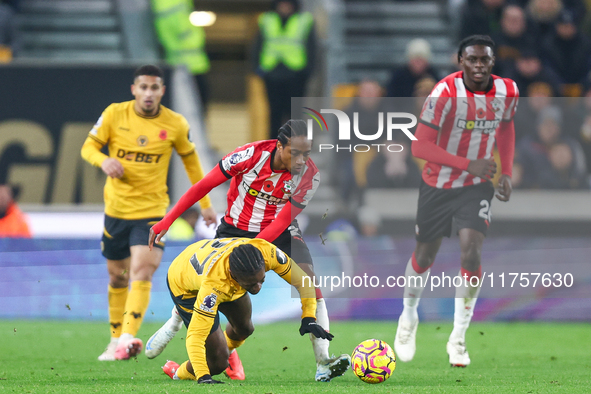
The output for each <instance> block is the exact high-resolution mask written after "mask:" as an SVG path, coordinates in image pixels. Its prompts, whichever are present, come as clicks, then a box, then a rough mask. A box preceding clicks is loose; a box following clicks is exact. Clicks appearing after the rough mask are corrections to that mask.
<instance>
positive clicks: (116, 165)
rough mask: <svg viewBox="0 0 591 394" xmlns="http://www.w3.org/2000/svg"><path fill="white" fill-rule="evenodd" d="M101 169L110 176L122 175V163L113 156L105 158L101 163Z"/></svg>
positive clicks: (117, 176)
mask: <svg viewBox="0 0 591 394" xmlns="http://www.w3.org/2000/svg"><path fill="white" fill-rule="evenodd" d="M101 169H102V170H103V172H104V173H105V174H107V176H110V177H111V178H121V177H122V176H123V171H124V170H123V164H121V163H120V162H119V160H117V159H115V158H113V157H109V158H108V159H105V161H103V163H102V164H101Z"/></svg>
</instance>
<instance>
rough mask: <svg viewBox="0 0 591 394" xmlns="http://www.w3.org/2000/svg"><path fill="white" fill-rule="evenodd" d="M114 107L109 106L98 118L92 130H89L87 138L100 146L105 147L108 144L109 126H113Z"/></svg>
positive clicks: (112, 105)
mask: <svg viewBox="0 0 591 394" xmlns="http://www.w3.org/2000/svg"><path fill="white" fill-rule="evenodd" d="M114 105H115V104H111V105H109V106H108V107H107V108H106V109H105V110H104V111H103V113H102V114H101V116H100V117H99V118H98V120H97V121H96V123H95V124H94V126H92V129H90V133H88V137H89V138H91V139H93V140H94V141H96V142H98V143H99V144H101V146H103V145H105V144H106V143H107V142H109V139H110V136H111V126H112V124H113V111H114V108H115V107H114Z"/></svg>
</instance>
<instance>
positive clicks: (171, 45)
mask: <svg viewBox="0 0 591 394" xmlns="http://www.w3.org/2000/svg"><path fill="white" fill-rule="evenodd" d="M152 10H153V11H154V18H155V19H154V24H155V26H156V32H157V33H158V38H159V40H160V43H161V44H162V47H163V48H164V52H165V53H166V61H167V62H168V64H170V65H179V64H182V65H185V66H186V67H187V69H188V70H189V72H190V73H191V74H192V75H193V78H194V79H195V82H196V84H197V87H198V88H199V95H200V97H201V103H202V106H203V110H204V111H206V110H207V104H208V102H209V88H208V84H207V79H206V74H207V72H208V71H209V58H208V57H207V53H206V52H205V31H204V30H203V27H200V26H194V25H193V24H191V22H190V21H189V15H190V14H191V12H192V11H193V1H192V0H152Z"/></svg>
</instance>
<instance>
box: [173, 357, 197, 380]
mask: <svg viewBox="0 0 591 394" xmlns="http://www.w3.org/2000/svg"><path fill="white" fill-rule="evenodd" d="M187 363H188V361H185V362H184V363H182V364H181V365H180V366H179V369H177V370H176V376H177V377H178V378H179V379H180V380H197V378H196V377H195V375H193V374H192V373H191V372H189V370H187Z"/></svg>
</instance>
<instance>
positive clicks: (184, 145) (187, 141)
mask: <svg viewBox="0 0 591 394" xmlns="http://www.w3.org/2000/svg"><path fill="white" fill-rule="evenodd" d="M179 123H180V126H179V129H178V131H177V133H176V136H175V139H174V140H173V144H174V149H175V150H176V151H177V153H178V154H179V156H181V157H185V156H188V155H190V154H192V153H193V152H195V144H194V143H193V142H191V135H190V130H189V122H187V119H185V117H184V116H180V120H179Z"/></svg>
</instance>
